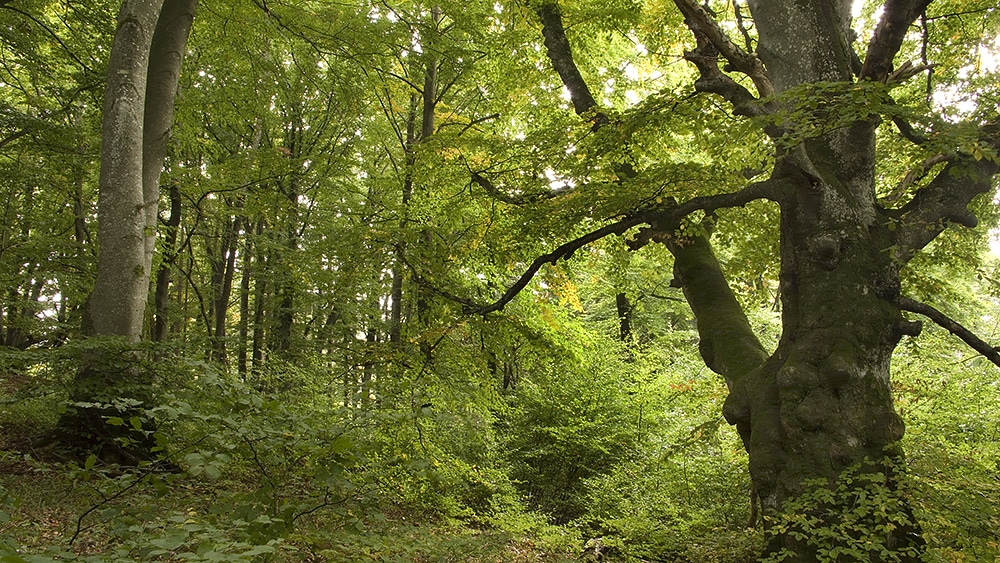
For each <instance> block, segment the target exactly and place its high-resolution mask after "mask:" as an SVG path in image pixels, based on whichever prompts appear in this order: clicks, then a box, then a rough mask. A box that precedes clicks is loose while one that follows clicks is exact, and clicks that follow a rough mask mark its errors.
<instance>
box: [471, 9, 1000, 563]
mask: <svg viewBox="0 0 1000 563" xmlns="http://www.w3.org/2000/svg"><path fill="white" fill-rule="evenodd" d="M931 1H932V0H890V1H889V2H887V3H886V4H885V6H884V7H883V11H882V15H881V20H880V22H879V24H878V26H877V27H876V29H875V31H874V34H873V36H872V37H871V38H870V40H869V44H868V49H867V53H865V57H864V59H863V60H862V59H861V58H860V57H859V56H858V55H857V54H855V53H854V51H853V49H852V47H851V38H852V37H853V32H852V30H851V29H850V23H851V16H850V14H851V6H852V2H851V1H849V0H750V1H749V7H750V10H751V13H752V16H753V21H754V27H755V29H756V31H757V33H758V42H757V46H756V52H746V51H744V50H743V49H741V48H740V47H738V46H736V45H735V43H734V42H733V41H731V40H730V39H729V38H728V36H727V33H726V31H725V29H724V26H721V25H720V24H719V23H718V22H717V21H716V17H715V15H714V14H712V13H710V12H709V11H708V10H707V9H706V8H705V7H704V6H702V5H701V4H700V3H699V2H697V1H696V0H675V4H676V5H677V8H678V9H679V10H680V12H681V13H682V14H683V16H684V20H685V23H686V24H687V26H688V28H689V29H690V31H691V33H692V35H693V37H694V43H695V48H694V49H692V50H691V51H688V52H686V53H685V58H686V59H687V60H688V61H689V62H691V63H692V64H693V65H694V66H695V67H696V68H697V70H698V73H699V75H700V77H699V79H698V80H697V81H696V82H695V85H694V86H695V89H696V90H698V91H700V92H703V93H708V94H712V95H716V96H719V97H721V98H723V99H724V100H726V101H727V102H728V103H729V104H730V105H731V107H732V109H733V112H734V113H735V114H736V115H738V116H743V117H755V118H760V123H764V124H765V125H763V128H764V132H765V133H766V134H767V135H768V136H769V137H771V139H772V140H774V141H775V143H774V145H775V146H776V147H778V148H777V149H776V152H775V155H774V156H775V165H774V168H773V170H772V171H771V174H770V176H769V177H768V178H767V179H765V180H762V181H757V182H754V183H752V184H749V185H748V186H746V187H745V188H743V189H742V190H739V191H737V192H733V193H725V194H719V195H715V196H702V197H696V198H693V199H691V200H688V201H680V202H677V203H675V204H672V205H669V206H666V207H661V208H657V209H640V210H636V212H635V213H633V214H632V216H631V217H629V218H626V219H624V220H622V221H619V222H618V223H616V224H612V225H609V226H608V227H605V228H604V229H602V230H601V231H598V232H595V233H596V234H594V236H593V237H591V235H588V237H584V238H583V239H578V240H577V241H573V242H571V243H567V244H565V245H563V246H562V247H560V249H561V250H557V251H556V252H553V253H552V254H550V255H548V256H546V257H543V258H544V259H545V260H547V261H554V260H555V259H557V258H559V257H566V256H569V255H570V254H572V252H573V251H574V250H575V249H576V248H578V247H579V246H581V245H582V244H584V243H585V242H587V241H588V240H590V238H599V237H597V234H600V236H605V234H612V233H617V234H621V233H623V232H625V231H626V230H627V229H628V228H629V227H631V226H635V225H638V224H641V223H646V224H647V225H649V227H647V228H645V229H644V230H643V231H641V232H640V235H639V236H638V237H636V239H635V240H634V241H633V243H632V245H633V246H634V247H638V246H642V245H644V244H648V243H650V242H654V241H659V242H663V243H664V244H666V246H667V247H668V249H669V250H670V252H671V253H672V254H673V256H674V274H675V282H677V283H678V284H679V285H680V286H681V287H682V288H683V290H684V294H685V297H686V298H687V300H688V303H689V304H690V306H691V309H692V311H693V313H694V315H695V317H696V319H697V325H698V332H699V335H700V344H699V349H700V352H701V355H702V357H703V359H704V360H705V363H706V365H708V367H710V368H711V369H712V370H713V371H715V372H717V373H719V374H720V375H722V376H723V377H724V379H725V381H726V383H727V385H728V387H729V389H730V395H729V397H728V399H727V401H726V403H725V406H724V414H725V416H726V419H727V420H728V421H729V422H730V423H732V424H734V425H735V426H736V427H737V430H738V432H739V435H740V436H741V438H742V440H743V443H744V445H745V447H746V450H747V452H748V453H749V456H750V473H751V477H752V480H753V484H754V489H755V490H756V491H757V493H758V494H759V496H760V501H761V506H762V508H763V509H764V511H765V515H766V516H768V515H769V516H770V517H771V518H779V517H780V516H779V514H780V511H781V510H782V509H783V507H787V506H789V505H788V503H789V502H790V501H791V502H795V501H796V499H797V498H803V497H801V495H803V494H806V493H809V492H811V489H810V487H817V486H821V487H822V486H826V487H831V486H832V487H837V486H842V487H846V488H845V489H842V490H841V491H842V493H843V494H842V496H843V498H834V499H833V500H824V501H819V500H816V499H817V498H819V497H810V498H812V500H811V501H809V502H806V503H804V504H800V505H798V508H797V509H796V510H798V511H800V512H799V515H800V516H802V514H801V512H802V511H805V512H808V514H807V516H808V518H807V519H806V520H808V522H809V524H808V525H809V526H810V527H812V528H813V530H809V529H806V528H801V529H795V528H794V525H792V526H778V527H774V528H772V529H771V530H769V536H768V537H769V538H770V539H769V543H768V546H767V554H770V555H778V554H780V558H779V560H781V561H786V562H793V563H798V562H801V563H809V562H814V561H819V560H821V559H822V558H823V556H822V554H821V542H820V541H819V540H822V541H824V542H827V544H828V545H827V547H828V548H833V547H845V546H850V547H851V549H861V550H863V551H865V554H864V556H863V557H864V559H863V560H865V561H913V562H915V561H918V560H920V558H921V553H922V551H923V540H922V538H921V537H920V534H919V523H917V522H916V521H915V519H914V518H913V514H912V511H911V510H910V509H909V507H908V506H907V504H906V501H905V497H904V496H902V495H898V496H897V497H896V498H895V499H894V501H893V502H894V504H893V505H892V506H889V505H887V506H880V507H878V510H873V511H872V512H871V513H870V514H867V515H865V516H864V517H863V518H861V519H859V520H858V521H857V522H851V523H850V526H851V527H850V528H846V527H838V526H843V525H844V524H845V522H846V521H845V519H844V515H845V514H847V513H848V512H850V511H851V510H854V509H856V508H857V505H856V504H852V502H853V501H852V499H853V500H854V501H856V500H857V499H859V498H860V496H859V495H861V494H863V493H862V490H863V489H864V487H866V486H870V485H872V484H879V485H880V486H883V487H886V489H887V490H888V491H889V492H890V494H891V493H892V491H894V490H895V487H896V485H897V481H898V479H897V477H898V475H897V474H896V471H897V469H896V468H897V467H898V466H899V461H901V458H902V451H901V449H900V447H899V440H900V439H901V438H902V436H903V430H904V428H903V421H902V419H901V418H900V416H899V415H898V414H897V413H896V411H895V409H894V407H893V401H892V393H891V387H890V360H891V358H892V353H893V350H894V349H895V347H896V345H897V343H898V342H899V340H900V338H901V337H902V336H903V335H913V336H915V335H917V334H918V333H919V323H915V322H909V321H907V320H905V319H904V317H903V316H902V314H901V306H905V304H906V303H910V300H908V299H906V298H904V297H903V296H901V295H900V269H901V268H903V267H905V266H906V264H907V263H908V262H909V260H910V259H911V258H912V257H913V256H914V255H915V254H916V253H917V252H918V251H920V249H922V248H923V247H924V246H926V245H927V244H928V243H929V242H930V241H932V240H933V239H934V238H935V237H937V235H938V234H940V233H941V232H942V231H943V230H944V229H945V228H946V227H948V225H949V224H951V223H956V224H959V225H963V226H967V227H972V226H975V224H976V218H975V216H973V215H972V214H971V213H970V212H969V211H968V209H967V206H968V204H969V203H970V202H971V201H972V199H973V198H974V197H976V196H977V195H979V194H983V193H986V192H988V191H990V189H991V188H992V185H993V181H994V180H993V179H994V176H995V175H996V174H997V171H998V166H997V164H996V163H995V162H992V161H991V160H990V159H988V158H980V159H978V160H977V159H976V158H975V157H974V156H973V155H967V154H952V155H948V156H946V157H945V161H946V162H947V165H946V166H945V167H944V169H943V170H941V171H940V172H938V173H937V174H936V175H934V176H933V177H932V179H931V180H930V181H929V182H928V183H926V184H925V185H924V186H923V187H921V188H919V189H917V190H916V191H915V192H914V195H913V196H912V199H911V200H910V201H909V202H907V203H906V204H904V205H903V206H902V207H899V208H897V209H894V210H889V209H885V208H883V207H882V206H881V205H880V204H879V201H878V199H877V197H876V191H875V179H876V168H877V165H878V160H877V155H876V152H875V137H876V132H877V125H878V123H879V118H878V117H877V116H870V115H860V113H861V112H858V113H859V116H858V117H856V118H853V121H851V120H850V119H844V122H843V123H838V124H837V125H838V126H837V127H830V128H829V130H828V131H826V132H820V133H817V134H816V135H813V136H811V137H806V138H799V139H796V138H794V137H793V136H792V135H791V134H790V133H789V130H788V129H783V128H782V127H787V126H788V124H789V121H790V120H791V119H794V117H790V116H795V115H796V113H794V112H792V111H790V110H797V111H798V112H799V113H798V115H802V114H803V113H808V112H809V111H813V112H817V111H821V110H817V109H816V107H817V106H822V105H823V104H813V105H809V104H806V105H804V106H801V107H797V106H796V103H797V101H796V98H795V97H794V96H786V95H785V94H786V93H788V92H789V90H791V89H798V90H797V91H799V92H801V93H802V94H801V95H805V96H809V95H810V92H809V87H810V86H811V85H814V84H815V85H822V86H824V87H826V88H829V87H830V85H832V84H836V85H839V86H840V87H843V88H844V89H845V90H851V91H853V92H858V91H861V92H863V91H865V90H860V89H861V88H865V89H868V90H869V91H873V92H876V94H875V95H878V96H882V98H880V102H882V103H884V99H885V98H888V96H889V90H888V88H887V87H885V88H882V89H881V91H879V88H880V87H879V86H878V84H880V83H881V84H886V83H888V84H892V83H895V82H899V81H903V80H906V79H908V78H909V77H911V76H912V72H911V73H907V71H908V70H909V69H910V67H907V66H904V67H901V68H900V69H899V70H897V71H895V72H893V66H892V62H893V58H894V56H895V55H896V53H897V51H898V50H899V49H900V46H901V44H902V42H903V39H904V37H905V35H906V33H907V30H908V28H909V26H910V25H911V24H912V23H913V22H914V21H915V20H916V18H918V17H919V16H920V15H921V14H922V13H923V12H924V10H925V9H926V8H927V6H928V5H929V4H930V3H931ZM532 6H533V7H534V9H535V11H536V13H537V14H538V16H539V19H540V20H541V22H542V34H543V36H544V38H545V46H546V49H547V52H548V55H549V58H550V60H551V62H552V66H553V68H554V70H556V72H557V73H558V74H559V76H560V78H561V79H562V81H563V84H564V85H565V86H566V88H567V90H568V91H569V94H570V100H571V102H572V103H573V107H574V109H575V111H576V112H577V113H578V114H580V115H581V116H585V117H587V118H588V119H589V120H590V121H591V122H592V124H593V129H595V130H596V129H599V128H601V127H603V126H605V125H607V124H608V122H609V119H608V118H607V116H605V115H604V114H603V113H601V111H600V108H599V107H598V106H597V104H596V102H595V101H594V98H593V96H592V95H591V93H590V91H589V90H588V88H587V84H586V83H585V82H584V80H583V78H582V77H581V74H580V72H579V71H578V70H577V68H576V64H575V62H574V61H573V58H572V54H571V51H570V43H569V40H568V38H567V36H566V33H565V28H564V26H563V23H562V19H561V11H560V9H559V5H558V3H556V2H551V1H550V2H545V3H538V4H536V3H534V2H532ZM730 74H742V75H744V76H745V77H747V78H749V80H750V82H751V83H752V84H753V88H754V90H755V92H754V91H751V90H750V89H748V88H747V87H746V86H744V85H743V84H741V83H740V82H738V81H736V80H734V79H733V78H732V76H731V75H730ZM745 83H746V82H744V84H745ZM827 92H829V90H827ZM824 102H825V103H829V104H836V103H839V104H841V105H842V106H843V104H845V103H851V102H850V101H848V102H845V101H843V100H840V101H838V100H836V99H834V98H832V97H830V98H828V99H826V100H824ZM839 109H842V110H844V113H845V114H848V113H849V112H850V111H851V110H852V109H853V108H852V107H847V106H843V107H841V108H839ZM811 117H812V118H814V119H817V120H819V121H821V120H822V119H824V117H823V116H822V115H820V114H816V115H813V116H811ZM825 119H829V116H827V117H826V118H825ZM778 124H781V126H779V125H778ZM896 125H897V127H898V128H899V129H900V134H901V135H902V136H903V137H905V138H907V139H909V140H911V141H913V142H917V143H919V142H920V136H919V134H914V132H913V131H912V128H910V127H909V126H908V124H906V123H905V122H903V123H900V121H899V120H897V121H896ZM978 140H979V142H980V143H982V144H984V145H988V146H990V147H992V148H993V149H994V150H996V149H997V148H1000V120H998V119H997V118H996V117H994V120H993V121H992V122H990V123H988V124H986V125H985V126H981V127H980V129H979V132H978ZM623 172H624V173H625V175H626V176H628V178H629V179H631V180H633V181H641V178H642V171H641V170H636V171H632V170H627V169H626V168H625V167H624V166H621V167H619V169H618V173H619V177H622V176H623V174H622V173H623ZM755 199H768V200H771V201H772V202H774V203H775V204H777V205H778V206H779V208H780V211H781V219H780V221H781V222H780V262H781V268H780V294H781V304H782V335H781V338H780V340H779V343H778V345H777V348H776V349H775V350H774V351H768V350H765V349H764V348H763V346H762V345H761V343H760V341H759V340H758V339H757V337H756V335H755V334H754V332H753V330H752V328H751V325H750V323H749V322H748V321H747V317H746V315H745V314H744V312H743V310H742V309H741V307H740V305H739V302H738V301H737V299H736V298H735V296H734V295H733V292H732V290H731V288H730V286H729V284H728V283H727V282H726V279H725V277H724V275H723V271H722V268H721V266H720V264H719V262H718V260H717V259H716V258H715V256H714V254H713V252H712V248H711V245H710V243H709V240H708V238H707V237H700V238H685V237H684V236H683V235H681V234H679V233H678V230H677V227H678V225H679V221H680V220H682V219H683V218H684V217H686V216H687V215H689V214H690V213H692V212H693V211H704V212H706V214H707V215H708V216H709V217H712V216H713V212H714V211H715V210H716V209H719V208H724V207H737V206H742V205H745V204H746V203H747V202H749V201H752V200H755ZM709 226H710V225H709ZM539 260H542V259H541V258H540V259H539ZM529 275H530V272H529V274H526V276H529ZM508 293H510V292H508ZM506 298H507V296H505V298H504V299H506ZM504 299H501V301H499V302H498V304H499V306H502V303H504V302H505V301H504ZM498 304H494V305H491V306H489V307H488V308H485V309H481V310H495V309H496V308H497V305H498ZM907 307H908V309H909V310H914V308H913V307H912V306H907ZM849 472H854V473H855V475H854V478H853V479H852V480H848V481H843V482H841V483H839V484H837V485H835V482H836V481H837V480H838V479H839V478H840V477H841V476H844V475H846V474H847V473H849ZM859 476H860V477H859ZM834 496H835V497H836V495H834ZM825 498H827V499H829V498H830V497H825ZM882 510H885V511H886V512H881V511H882ZM771 521H772V522H774V520H771ZM815 529H819V530H826V531H827V534H828V535H827V536H822V534H820V536H817V534H814V533H812V532H813V531H814V530H815ZM859 546H861V547H859ZM822 560H829V559H822Z"/></svg>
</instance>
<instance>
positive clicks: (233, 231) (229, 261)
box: [211, 216, 242, 367]
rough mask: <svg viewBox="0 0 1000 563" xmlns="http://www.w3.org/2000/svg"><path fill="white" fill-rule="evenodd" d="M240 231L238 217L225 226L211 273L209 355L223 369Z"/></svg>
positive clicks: (240, 225)
mask: <svg viewBox="0 0 1000 563" xmlns="http://www.w3.org/2000/svg"><path fill="white" fill-rule="evenodd" d="M241 230H242V219H241V218H240V217H239V216H237V217H235V218H234V219H233V220H232V223H230V224H228V225H226V231H225V233H224V234H223V236H222V241H221V250H220V254H219V256H218V257H217V258H218V262H217V263H216V264H215V266H213V270H214V269H215V268H218V272H217V273H213V284H214V285H215V297H214V300H213V303H212V311H213V313H214V315H213V319H212V324H213V328H212V354H211V355H212V360H213V361H215V362H218V363H219V365H221V366H223V367H225V366H227V365H228V353H227V346H226V338H227V335H226V332H227V324H228V313H229V300H230V298H231V297H232V294H233V279H235V276H236V244H237V241H238V239H239V233H240V231H241ZM216 274H217V275H216Z"/></svg>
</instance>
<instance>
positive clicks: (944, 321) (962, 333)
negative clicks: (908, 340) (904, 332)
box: [899, 297, 1000, 367]
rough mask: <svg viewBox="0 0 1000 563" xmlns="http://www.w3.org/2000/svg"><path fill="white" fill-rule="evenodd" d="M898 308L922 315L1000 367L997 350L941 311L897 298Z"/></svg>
mask: <svg viewBox="0 0 1000 563" xmlns="http://www.w3.org/2000/svg"><path fill="white" fill-rule="evenodd" d="M899 308H900V309H902V310H904V311H909V312H911V313H917V314H919V315H923V316H925V317H927V318H928V319H930V320H932V321H934V323H935V324H937V325H939V326H941V327H942V328H944V329H946V330H947V331H948V332H950V333H952V334H954V335H955V336H957V337H959V338H961V339H962V342H965V343H966V344H968V345H969V347H971V348H972V349H973V350H975V351H976V352H979V353H980V354H982V355H983V356H985V357H986V359H987V360H989V361H991V362H993V363H994V364H995V365H997V366H998V367H1000V351H998V348H997V347H995V346H990V345H989V343H987V342H986V341H985V340H983V339H982V338H979V337H978V336H976V335H975V334H974V333H973V332H972V331H971V330H969V329H967V328H965V327H964V326H962V325H961V324H960V323H959V322H958V321H956V320H954V319H952V318H951V317H949V316H948V315H945V314H944V313H942V312H941V311H939V310H937V309H935V308H934V307H931V306H930V305H928V304H926V303H921V302H920V301H916V300H914V299H910V298H909V297H900V298H899Z"/></svg>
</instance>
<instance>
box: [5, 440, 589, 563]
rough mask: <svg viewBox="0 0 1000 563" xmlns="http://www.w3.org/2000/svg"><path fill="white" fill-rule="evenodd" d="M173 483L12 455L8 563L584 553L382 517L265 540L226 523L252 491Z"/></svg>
mask: <svg viewBox="0 0 1000 563" xmlns="http://www.w3.org/2000/svg"><path fill="white" fill-rule="evenodd" d="M165 483H166V482H165V481H156V480H148V479H147V480H145V482H137V481H136V480H135V479H132V478H129V477H127V476H125V475H122V474H120V473H112V472H101V471H98V470H95V469H93V468H92V469H91V470H90V471H84V470H83V469H82V468H80V467H79V466H75V465H74V464H65V463H57V462H54V461H40V460H37V459H35V458H34V457H32V456H29V455H25V454H23V453H18V452H12V451H10V450H0V501H2V502H0V561H4V562H5V563H7V562H11V563H21V562H22V561H26V562H28V563H34V562H36V561H45V562H47V561H67V560H68V561H72V560H77V561H88V562H90V561H93V562H104V561H107V562H112V561H114V562H117V561H269V562H354V561H358V562H361V561H380V562H399V563H404V562H406V563H410V562H412V563H421V562H428V563H430V562H447V561H455V562H459V561H462V562H470V563H493V562H496V563H532V562H538V563H560V562H569V561H579V560H580V559H579V555H580V550H579V548H578V547H575V545H577V543H576V542H573V541H567V539H568V538H561V540H560V538H551V537H550V538H542V537H537V533H535V532H532V531H525V532H524V533H522V534H517V533H513V532H510V531H507V530H502V529H499V528H496V527H486V526H476V525H475V524H470V523H468V522H463V521H461V520H457V519H447V518H442V517H440V516H439V515H433V514H426V513H420V512H416V511H413V510H407V509H405V508H400V507H393V506H388V507H387V506H381V505H380V506H363V505H361V504H359V505H357V506H354V507H349V508H345V507H342V506H340V507H337V510H335V511H331V512H325V511H323V510H317V511H316V512H315V513H313V514H310V515H307V516H306V517H303V518H300V519H298V520H297V521H296V523H295V526H294V529H293V530H292V531H290V532H285V533H281V534H277V533H271V534H270V535H268V534H267V533H264V532H262V531H261V530H262V529H263V528H265V527H266V526H258V528H260V529H258V530H256V531H255V529H254V525H253V524H251V525H247V523H246V522H245V521H241V520H240V519H239V516H238V515H236V514H235V513H234V514H226V513H225V512H224V511H225V510H226V508H227V507H232V506H233V504H232V499H234V498H237V497H239V496H240V495H241V494H251V493H250V490H251V489H252V487H251V485H252V484H249V483H240V482H236V481H232V480H224V479H219V480H216V481H209V480H206V479H199V478H194V477H191V476H186V475H182V476H178V477H177V478H174V479H172V480H171V481H170V483H169V485H168V489H167V490H164V487H165ZM239 489H243V491H240V490H239ZM3 497H6V499H4V498H3ZM5 505H6V506H5ZM230 517H231V518H232V520H231V521H230V520H229V518H230ZM258 520H260V522H258V524H264V523H266V522H265V519H263V518H258ZM553 529H555V528H549V531H550V532H551V530H553ZM234 531H235V532H236V533H234ZM32 556H33V557H32ZM21 557H24V559H22V558H21Z"/></svg>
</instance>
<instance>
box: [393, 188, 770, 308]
mask: <svg viewBox="0 0 1000 563" xmlns="http://www.w3.org/2000/svg"><path fill="white" fill-rule="evenodd" d="M776 190H777V183H776V182H774V181H771V180H767V181H764V182H756V183H753V184H750V185H749V186H747V187H745V188H743V189H742V190H740V191H737V192H733V193H725V194H717V195H711V196H701V197H696V198H693V199H690V200H688V201H686V202H684V203H681V204H679V205H672V206H669V207H664V208H656V209H647V210H643V211H640V212H637V213H634V214H630V215H628V216H626V217H625V218H623V219H620V220H618V221H616V222H614V223H611V224H610V225H606V226H604V227H602V228H600V229H597V230H595V231H591V232H589V233H587V234H585V235H583V236H581V237H579V238H576V239H573V240H571V241H569V242H566V243H564V244H562V245H560V246H559V247H557V248H556V249H554V250H552V251H551V252H548V253H546V254H543V255H541V256H539V257H538V258H535V260H534V261H533V262H532V263H531V265H529V266H528V268H527V269H526V270H525V272H524V273H523V274H521V276H520V277H519V278H518V279H517V280H516V281H514V283H513V284H511V285H510V287H508V289H507V290H506V291H505V292H504V294H503V295H502V296H500V298H499V299H497V300H496V301H494V302H492V303H487V304H484V303H477V302H475V301H473V300H470V299H466V298H463V297H460V296H458V295H454V294H451V293H448V292H446V291H444V290H442V289H440V288H437V287H434V285H433V284H431V283H429V282H428V281H427V280H425V279H423V278H422V277H421V276H420V273H419V272H418V271H417V270H416V268H414V267H413V266H412V265H408V266H409V268H410V270H411V271H412V272H413V275H414V276H415V278H416V279H417V282H418V283H420V284H422V285H424V286H425V287H428V288H429V289H431V290H432V291H434V292H436V293H438V294H439V295H441V296H442V297H445V298H447V299H450V300H452V301H454V302H456V303H461V304H462V305H463V306H464V308H465V311H466V313H470V314H481V315H485V314H487V313H492V312H494V311H499V310H501V309H503V308H504V307H505V306H506V305H507V304H508V303H510V302H511V301H512V300H513V299H514V298H515V297H517V294H518V293H520V292H521V290H523V289H524V288H525V287H527V285H528V283H530V282H531V280H532V278H534V276H535V274H537V273H538V271H539V270H540V269H541V268H542V266H544V265H545V264H556V263H557V262H558V261H559V260H567V259H569V258H571V257H572V256H573V254H574V253H575V252H576V251H577V250H579V249H581V248H583V247H584V246H586V245H588V244H590V243H592V242H596V241H598V240H601V239H602V238H604V237H607V236H610V235H622V234H624V233H625V231H627V230H629V229H631V228H632V227H635V226H638V225H642V224H654V223H655V224H656V225H660V226H662V225H676V224H679V223H680V221H681V219H683V218H684V217H686V216H688V215H690V214H691V213H694V212H695V211H705V212H706V213H709V214H710V213H712V212H713V211H715V210H717V209H723V208H728V207H742V206H744V205H746V204H747V203H750V202H751V201H754V200H758V199H772V200H773V199H775V198H776V193H777V192H776ZM662 231H663V229H662V227H660V228H659V229H648V230H646V231H644V232H643V233H640V235H639V238H640V239H643V237H645V239H644V240H643V242H642V244H644V243H645V242H648V241H649V233H653V232H660V233H662ZM638 246H641V244H639V245H638Z"/></svg>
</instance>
